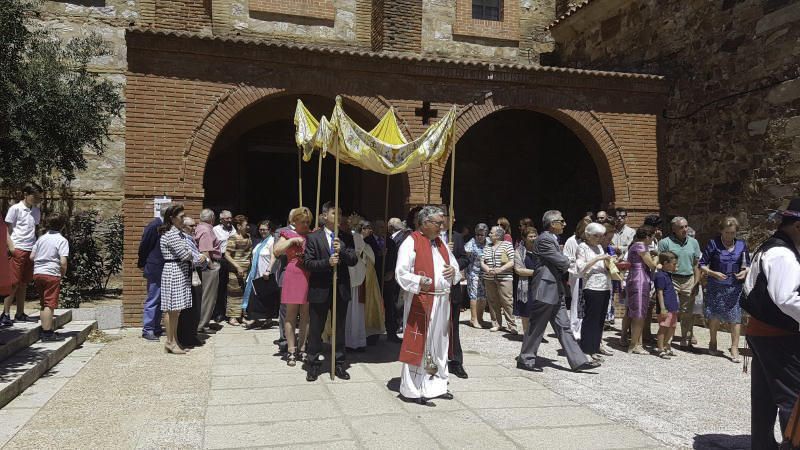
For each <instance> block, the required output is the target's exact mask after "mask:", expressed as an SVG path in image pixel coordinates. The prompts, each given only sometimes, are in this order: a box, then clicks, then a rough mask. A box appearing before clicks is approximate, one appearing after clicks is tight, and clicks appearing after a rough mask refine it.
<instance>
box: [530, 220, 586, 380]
mask: <svg viewBox="0 0 800 450" xmlns="http://www.w3.org/2000/svg"><path fill="white" fill-rule="evenodd" d="M565 225H566V221H565V220H564V217H563V216H562V215H561V212H560V211H556V210H551V211H547V212H546V213H544V217H542V228H543V229H544V230H546V231H545V232H544V233H542V234H540V235H539V237H538V238H537V239H536V243H535V244H534V248H533V254H534V255H536V256H537V257H538V259H539V264H540V267H538V268H537V269H536V271H535V273H534V275H533V283H532V284H531V288H530V289H531V294H532V296H531V297H530V300H528V301H531V300H533V302H534V304H533V306H532V307H531V315H530V318H529V319H528V323H529V325H528V330H527V331H526V332H525V336H524V338H523V340H522V349H521V351H520V354H519V357H517V368H518V369H522V370H529V371H531V372H541V371H542V368H541V367H539V366H537V365H536V354H537V353H538V351H539V344H541V342H542V337H543V336H544V331H545V328H546V327H547V324H548V323H550V326H552V327H553V330H555V332H556V335H558V340H559V342H560V343H561V348H563V349H564V353H566V355H567V361H568V362H569V366H570V367H571V368H572V370H574V371H576V372H578V371H582V370H586V369H593V368H596V367H599V366H600V363H599V362H597V361H590V360H589V359H587V358H586V355H585V354H584V353H583V351H582V350H581V348H580V347H579V346H578V342H577V341H576V340H575V336H574V335H573V334H572V328H571V327H570V322H569V315H568V314H567V309H566V305H565V304H564V293H565V292H566V288H565V286H564V276H565V275H566V273H567V270H568V269H569V266H570V260H569V258H568V257H567V256H565V255H564V254H563V253H562V252H561V249H560V246H559V243H558V235H560V234H561V233H563V232H564V226H565Z"/></svg>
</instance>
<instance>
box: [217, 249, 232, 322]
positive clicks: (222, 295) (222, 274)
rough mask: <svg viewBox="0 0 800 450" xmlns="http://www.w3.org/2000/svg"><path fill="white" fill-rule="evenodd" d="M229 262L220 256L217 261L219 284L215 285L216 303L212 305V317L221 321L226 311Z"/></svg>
mask: <svg viewBox="0 0 800 450" xmlns="http://www.w3.org/2000/svg"><path fill="white" fill-rule="evenodd" d="M230 272H231V263H229V262H228V260H227V259H225V258H222V259H221V260H220V261H219V285H218V286H217V304H216V305H215V306H214V319H215V320H217V321H218V322H221V321H222V320H223V319H224V318H225V314H226V313H227V312H228V274H230Z"/></svg>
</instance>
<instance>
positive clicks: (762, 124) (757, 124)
mask: <svg viewBox="0 0 800 450" xmlns="http://www.w3.org/2000/svg"><path fill="white" fill-rule="evenodd" d="M768 124H769V119H762V120H754V121H752V122H750V123H748V124H747V134H749V135H750V136H760V135H762V134H764V133H766V132H767V125H768Z"/></svg>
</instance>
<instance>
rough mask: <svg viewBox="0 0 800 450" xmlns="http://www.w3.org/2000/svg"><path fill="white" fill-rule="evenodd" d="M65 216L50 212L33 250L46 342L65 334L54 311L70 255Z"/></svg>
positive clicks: (32, 256)
mask: <svg viewBox="0 0 800 450" xmlns="http://www.w3.org/2000/svg"><path fill="white" fill-rule="evenodd" d="M64 222H65V220H64V216H62V215H61V214H50V215H49V216H47V220H46V221H45V225H46V227H47V233H45V234H43V235H42V237H40V238H39V239H38V240H37V241H36V244H35V245H34V246H33V249H32V250H31V252H30V260H31V261H32V262H33V281H34V283H35V284H36V290H38V291H39V301H40V302H41V305H42V306H41V308H42V311H41V313H40V318H41V321H42V336H41V339H42V341H44V342H51V341H63V340H64V336H62V335H60V334H58V333H56V332H55V330H54V329H53V311H54V310H55V309H56V308H58V297H59V295H60V294H61V277H63V276H64V275H65V274H66V273H67V257H68V256H69V243H68V242H67V240H66V239H64V236H62V235H61V230H62V229H63V228H64Z"/></svg>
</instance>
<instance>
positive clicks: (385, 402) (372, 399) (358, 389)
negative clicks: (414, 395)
mask: <svg viewBox="0 0 800 450" xmlns="http://www.w3.org/2000/svg"><path fill="white" fill-rule="evenodd" d="M327 388H328V390H329V391H330V392H331V394H332V395H333V398H334V400H335V401H336V404H337V405H339V408H340V409H341V411H343V412H344V414H346V415H348V416H368V415H374V414H390V413H395V414H400V413H402V412H403V409H402V401H401V400H399V399H396V398H394V397H393V396H392V393H391V392H390V391H389V390H388V389H387V388H386V386H382V385H380V384H379V383H353V382H345V383H336V384H333V383H332V384H329V385H327Z"/></svg>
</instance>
